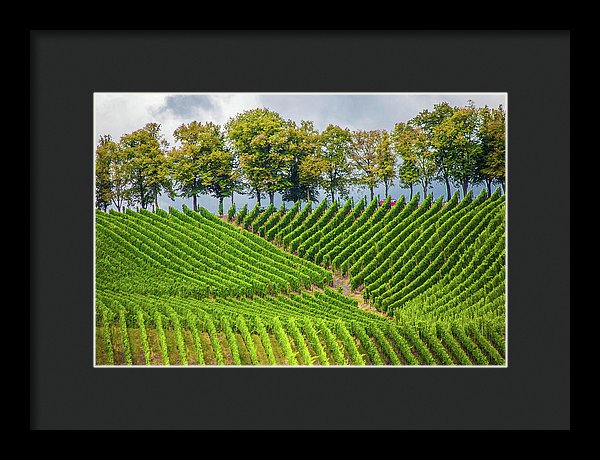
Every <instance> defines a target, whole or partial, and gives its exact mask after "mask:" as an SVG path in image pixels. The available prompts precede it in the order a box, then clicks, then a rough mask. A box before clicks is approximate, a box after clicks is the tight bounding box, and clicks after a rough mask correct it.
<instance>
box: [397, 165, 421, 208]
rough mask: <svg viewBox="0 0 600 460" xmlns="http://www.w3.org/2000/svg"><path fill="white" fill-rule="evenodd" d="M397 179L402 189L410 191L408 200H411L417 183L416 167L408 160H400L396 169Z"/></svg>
mask: <svg viewBox="0 0 600 460" xmlns="http://www.w3.org/2000/svg"><path fill="white" fill-rule="evenodd" d="M398 179H399V181H400V186H401V187H402V188H408V189H410V198H409V200H412V198H413V187H414V186H415V184H418V183H419V171H418V169H417V166H416V165H415V164H414V163H413V162H412V161H411V160H409V159H407V158H402V162H401V163H400V166H399V167H398Z"/></svg>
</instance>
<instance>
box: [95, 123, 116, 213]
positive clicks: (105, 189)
mask: <svg viewBox="0 0 600 460" xmlns="http://www.w3.org/2000/svg"><path fill="white" fill-rule="evenodd" d="M116 150H117V143H116V142H114V141H113V140H112V138H111V136H110V135H105V136H100V139H99V141H98V146H97V147H96V168H95V169H96V207H97V208H98V209H101V210H103V211H106V210H107V209H108V207H109V206H110V205H111V203H112V200H113V197H114V196H115V195H114V192H113V176H112V173H113V162H114V160H115V155H116ZM117 203H119V201H117ZM119 208H120V206H119Z"/></svg>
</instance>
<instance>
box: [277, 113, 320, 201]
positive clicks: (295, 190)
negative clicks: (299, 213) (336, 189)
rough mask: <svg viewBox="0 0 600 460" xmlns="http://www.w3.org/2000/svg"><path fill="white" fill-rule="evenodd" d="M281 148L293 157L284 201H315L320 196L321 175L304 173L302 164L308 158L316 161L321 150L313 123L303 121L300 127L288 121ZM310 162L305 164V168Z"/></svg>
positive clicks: (284, 191)
mask: <svg viewBox="0 0 600 460" xmlns="http://www.w3.org/2000/svg"><path fill="white" fill-rule="evenodd" d="M279 146H280V148H282V149H285V150H286V151H287V152H288V153H289V154H290V155H291V161H290V163H289V168H288V169H287V173H288V175H287V177H286V181H285V182H286V184H287V187H286V188H285V189H284V190H283V191H282V198H283V200H284V201H292V202H294V203H295V202H296V201H299V200H300V201H302V200H306V201H314V200H315V199H316V198H317V197H318V195H319V192H318V186H319V175H320V174H317V175H315V174H312V173H311V171H309V170H306V171H304V174H303V173H302V163H303V162H304V161H305V159H306V158H311V159H314V158H315V156H316V154H317V152H318V150H319V147H320V146H319V132H318V131H317V130H316V129H315V127H314V124H313V122H312V121H305V120H302V121H301V122H300V126H297V125H296V124H295V123H294V122H293V121H291V120H288V122H287V125H286V127H285V129H284V130H282V131H281V136H280V142H279ZM309 163H310V160H307V161H306V162H305V166H307V165H308V164H309Z"/></svg>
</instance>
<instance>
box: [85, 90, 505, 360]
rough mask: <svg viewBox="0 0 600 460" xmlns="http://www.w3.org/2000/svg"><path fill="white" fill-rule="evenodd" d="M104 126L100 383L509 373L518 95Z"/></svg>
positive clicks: (243, 96) (103, 109)
mask: <svg viewBox="0 0 600 460" xmlns="http://www.w3.org/2000/svg"><path fill="white" fill-rule="evenodd" d="M93 111H94V113H93V135H94V138H93V139H90V156H91V157H93V164H94V171H93V172H94V174H93V177H94V184H90V199H91V200H93V204H91V205H92V206H93V207H94V222H93V227H94V228H93V238H94V241H93V245H94V280H93V286H94V303H93V307H92V310H91V311H90V314H91V315H92V318H93V324H94V330H93V337H90V341H93V356H91V357H90V359H91V360H92V361H93V366H94V367H95V368H96V367H97V368H105V367H114V368H119V369H128V368H131V367H153V368H163V369H169V368H198V367H210V368H222V367H275V368H286V367H304V368H326V367H327V368H329V369H334V368H339V367H363V368H379V367H382V368H405V369H410V368H423V367H430V368H481V367H485V368H506V367H507V366H509V360H508V354H509V351H508V348H509V346H508V343H509V340H508V335H509V334H508V327H507V318H508V312H509V309H510V307H509V305H508V303H507V297H508V296H507V288H508V286H507V263H506V262H507V255H508V251H509V247H508V245H507V241H508V239H507V236H508V232H507V223H508V219H507V216H508V207H509V206H508V189H509V179H508V177H507V174H506V166H507V158H508V123H507V121H508V118H507V117H508V93H507V92H472V93H468V92H460V93H458V92H456V93H409V92H407V93H385V92H365V93H359V92H355V93H353V92H335V93H327V92H320V93H312V92H295V93H294V92H291V93H279V92H198V93H193V92H190V93H181V92H172V93H166V92H94V94H93ZM92 190H93V191H92Z"/></svg>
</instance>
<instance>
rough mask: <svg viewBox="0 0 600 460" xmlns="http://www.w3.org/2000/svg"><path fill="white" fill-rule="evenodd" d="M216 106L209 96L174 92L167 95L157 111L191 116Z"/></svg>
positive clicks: (186, 116)
mask: <svg viewBox="0 0 600 460" xmlns="http://www.w3.org/2000/svg"><path fill="white" fill-rule="evenodd" d="M217 109H218V107H217V106H216V105H215V103H214V102H213V101H212V99H211V96H205V95H198V94H190V95H186V94H175V95H172V96H167V97H166V98H165V103H164V105H162V106H161V107H159V108H158V109H157V112H171V113H172V114H173V115H175V116H177V117H182V118H193V117H195V116H196V115H197V114H198V112H199V111H202V112H211V111H215V110H217Z"/></svg>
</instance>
